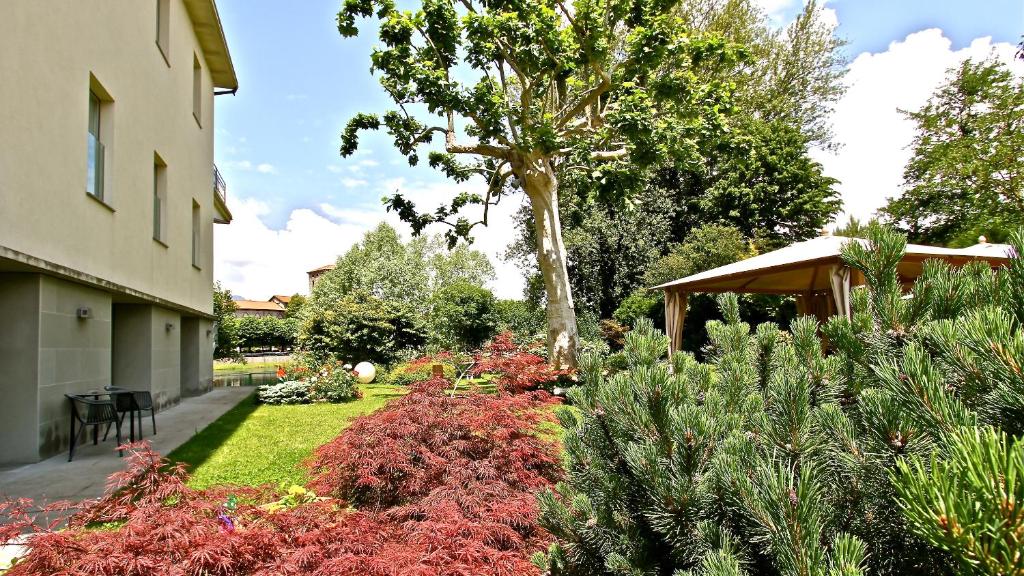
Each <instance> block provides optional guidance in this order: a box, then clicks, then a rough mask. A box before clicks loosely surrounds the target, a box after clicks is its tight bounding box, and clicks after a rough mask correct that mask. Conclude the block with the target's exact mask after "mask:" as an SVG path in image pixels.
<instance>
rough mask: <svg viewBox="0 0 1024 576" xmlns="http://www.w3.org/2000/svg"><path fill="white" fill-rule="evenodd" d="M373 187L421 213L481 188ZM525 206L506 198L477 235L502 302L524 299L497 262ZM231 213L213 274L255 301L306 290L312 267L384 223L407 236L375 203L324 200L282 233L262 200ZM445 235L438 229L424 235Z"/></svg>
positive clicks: (244, 202) (512, 272) (294, 215)
mask: <svg viewBox="0 0 1024 576" xmlns="http://www.w3.org/2000/svg"><path fill="white" fill-rule="evenodd" d="M376 187H377V188H379V191H380V192H381V193H387V194H393V193H395V192H396V191H397V192H400V193H401V194H403V195H405V197H406V198H408V199H409V200H411V201H413V202H415V203H416V206H417V208H419V209H420V210H433V208H435V207H437V205H438V204H439V203H441V202H444V201H447V200H450V199H451V198H452V196H454V194H456V193H458V192H461V191H464V190H469V191H477V192H480V191H482V187H483V183H482V182H473V183H467V184H465V185H462V184H455V183H449V182H436V183H424V182H407V181H406V180H404V179H401V178H395V179H389V180H385V181H382V182H379V183H378V184H377V185H376ZM520 205H521V200H520V199H519V198H516V197H513V198H506V199H504V200H503V201H502V203H501V204H500V205H498V206H497V207H492V209H491V211H490V215H489V219H490V222H491V225H490V226H489V227H488V228H486V229H484V228H480V227H478V228H477V229H475V233H474V236H475V238H476V241H475V242H474V244H473V247H474V248H475V249H477V250H480V251H482V252H484V253H485V254H487V256H488V257H489V258H490V259H491V263H492V264H493V265H494V268H495V278H494V279H493V281H492V282H491V283H490V288H491V289H492V290H494V292H495V294H496V295H497V296H498V297H500V298H520V297H522V293H523V279H522V277H521V275H520V272H519V270H518V269H517V268H516V267H515V266H514V265H513V264H511V263H506V262H503V261H502V260H501V258H500V255H501V254H502V253H503V252H504V251H505V250H506V248H507V245H508V243H509V242H511V241H512V239H513V238H515V233H516V232H515V228H514V226H513V223H512V215H513V214H514V213H515V212H516V210H517V209H518V208H519V206H520ZM231 211H232V213H233V214H234V216H235V219H234V220H233V221H232V223H231V224H230V225H228V226H218V227H217V228H216V242H215V254H214V256H215V261H216V266H215V274H216V278H217V279H218V280H220V281H221V282H222V283H223V284H224V286H225V287H227V288H230V289H231V291H232V292H233V293H235V294H239V295H243V296H245V297H247V298H253V299H259V298H269V297H270V296H271V295H273V294H292V293H296V292H299V293H305V292H307V291H308V279H307V276H306V272H307V271H308V270H312V269H313V268H317V267H319V266H322V265H324V264H328V263H331V262H333V261H334V260H335V259H336V258H337V256H338V255H339V254H343V253H344V252H345V251H346V250H348V248H349V247H350V246H352V244H354V243H355V242H357V241H359V240H360V239H361V238H362V237H363V234H364V233H366V232H367V231H369V230H371V229H373V228H374V227H376V226H377V224H378V223H379V222H381V221H386V222H388V223H390V224H391V225H392V226H394V227H395V228H396V229H397V230H399V232H400V233H401V234H402V235H403V236H404V237H406V238H408V237H409V236H410V230H409V226H408V225H407V224H405V223H404V222H401V221H400V220H399V219H398V216H397V215H396V214H395V213H394V212H386V211H385V209H384V207H383V206H382V205H380V204H376V203H371V204H359V205H345V206H339V205H334V204H328V203H322V204H320V205H318V206H316V207H315V208H313V207H311V208H301V209H296V210H293V211H292V212H291V214H289V216H288V220H287V222H286V223H285V225H284V227H283V228H280V229H274V228H271V227H270V226H268V225H267V224H266V222H265V219H266V218H267V216H269V215H270V212H271V211H270V207H269V206H268V205H267V204H266V203H264V202H261V201H259V200H254V199H250V198H236V199H235V200H232V202H231ZM468 216H469V217H470V218H474V217H477V218H478V217H479V214H473V213H472V212H471V213H469V214H468ZM444 230H445V228H444V227H442V226H440V225H436V226H432V227H430V228H428V230H427V232H429V233H439V232H443V231H444Z"/></svg>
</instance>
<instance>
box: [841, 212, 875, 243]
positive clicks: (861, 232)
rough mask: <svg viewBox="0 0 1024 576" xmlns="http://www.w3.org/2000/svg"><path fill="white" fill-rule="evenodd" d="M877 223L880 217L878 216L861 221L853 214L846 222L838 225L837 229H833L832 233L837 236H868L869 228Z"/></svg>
mask: <svg viewBox="0 0 1024 576" xmlns="http://www.w3.org/2000/svg"><path fill="white" fill-rule="evenodd" d="M876 224H878V219H876V218H872V219H870V220H868V221H867V222H861V221H860V219H859V218H856V217H854V216H853V215H852V214H851V215H850V217H849V218H848V219H847V220H846V224H843V225H842V226H838V227H836V229H835V230H833V231H832V234H834V235H836V236H845V237H847V238H867V237H868V230H870V229H871V227H872V226H874V225H876Z"/></svg>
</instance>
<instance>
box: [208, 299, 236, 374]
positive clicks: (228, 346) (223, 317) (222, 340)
mask: <svg viewBox="0 0 1024 576" xmlns="http://www.w3.org/2000/svg"><path fill="white" fill-rule="evenodd" d="M237 309H238V306H237V305H235V301H234V300H233V299H232V297H231V290H228V289H227V288H224V287H223V286H221V284H220V282H217V283H216V284H214V285H213V315H214V316H216V317H217V319H216V320H215V322H216V323H217V344H216V346H215V348H214V351H213V357H214V358H232V359H234V358H238V357H239V354H238V319H237V318H235V310H237Z"/></svg>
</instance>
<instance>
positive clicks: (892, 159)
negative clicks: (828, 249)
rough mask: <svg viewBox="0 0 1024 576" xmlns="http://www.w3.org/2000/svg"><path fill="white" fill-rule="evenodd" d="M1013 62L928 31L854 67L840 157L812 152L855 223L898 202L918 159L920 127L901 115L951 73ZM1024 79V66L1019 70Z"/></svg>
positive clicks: (1001, 51)
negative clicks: (984, 62)
mask: <svg viewBox="0 0 1024 576" xmlns="http://www.w3.org/2000/svg"><path fill="white" fill-rule="evenodd" d="M993 50H995V52H996V54H997V55H998V56H999V57H1000V58H1002V59H1005V60H1007V61H1010V60H1012V55H1013V51H1014V47H1013V46H1012V45H1010V44H1006V43H1001V44H1000V43H997V44H993V43H992V41H991V38H988V37H986V38H978V39H975V40H974V41H973V42H971V44H970V46H968V47H966V48H963V49H961V50H952V44H951V42H950V40H949V39H948V38H946V37H944V36H943V35H942V31H941V30H939V29H929V30H922V31H920V32H915V33H913V34H910V35H908V36H907V37H906V38H905V39H904V40H903V41H900V42H893V43H891V44H890V45H889V48H888V49H887V50H886V51H885V52H880V53H874V54H872V53H867V52H865V53H863V54H861V55H859V56H857V58H856V59H854V60H853V62H851V63H850V66H849V73H848V74H847V77H846V81H847V83H848V85H849V90H848V91H847V93H846V94H845V96H844V97H843V98H842V100H840V101H839V103H838V104H837V106H836V110H835V113H834V115H833V117H832V122H833V127H834V134H835V139H836V141H837V142H838V143H840V144H841V145H842V147H841V148H840V149H839V150H838V152H837V153H835V154H832V153H827V152H823V151H820V150H812V156H814V157H815V159H817V160H818V161H820V162H821V163H822V165H823V166H824V169H825V173H826V174H827V175H829V176H832V177H834V178H837V179H839V180H840V181H841V183H840V184H839V186H838V189H839V191H840V193H841V194H842V197H843V204H844V210H845V213H844V214H841V215H840V216H839V221H845V219H846V217H847V215H853V216H856V217H857V218H861V219H866V218H869V217H871V216H872V215H873V214H874V213H875V211H876V210H878V209H879V208H880V207H882V206H883V205H885V202H886V199H887V198H889V197H893V196H897V195H898V194H899V193H900V186H901V184H902V181H903V168H904V166H905V165H906V163H907V161H908V160H909V159H910V156H911V153H912V151H911V150H910V148H909V146H910V144H911V142H912V140H913V136H914V123H913V122H912V121H911V120H909V119H907V118H906V117H904V115H903V114H901V113H900V112H899V110H901V109H902V110H917V109H919V108H921V107H922V106H923V105H924V104H925V103H926V102H927V100H928V98H929V97H930V96H931V95H932V94H933V93H934V91H935V89H936V88H937V87H938V86H939V85H940V84H941V83H942V82H943V81H944V80H945V78H946V70H947V69H949V68H950V67H952V66H955V65H957V64H959V63H960V62H962V61H963V60H964V59H966V58H976V59H977V58H985V57H986V56H988V55H989V54H990V53H992V51H993ZM1012 66H1014V67H1015V69H1016V70H1017V71H1018V72H1019V73H1021V74H1022V75H1024V65H1021V63H1020V62H1019V61H1017V63H1015V64H1012Z"/></svg>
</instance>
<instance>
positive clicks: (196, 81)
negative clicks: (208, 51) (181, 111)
mask: <svg viewBox="0 0 1024 576" xmlns="http://www.w3.org/2000/svg"><path fill="white" fill-rule="evenodd" d="M192 115H193V116H195V117H196V122H198V123H199V126H200V127H202V126H203V67H202V66H200V65H199V57H198V56H196V55H194V54H193V55H192Z"/></svg>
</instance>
